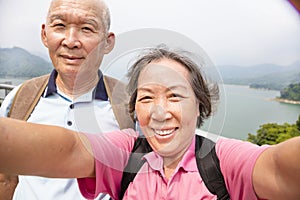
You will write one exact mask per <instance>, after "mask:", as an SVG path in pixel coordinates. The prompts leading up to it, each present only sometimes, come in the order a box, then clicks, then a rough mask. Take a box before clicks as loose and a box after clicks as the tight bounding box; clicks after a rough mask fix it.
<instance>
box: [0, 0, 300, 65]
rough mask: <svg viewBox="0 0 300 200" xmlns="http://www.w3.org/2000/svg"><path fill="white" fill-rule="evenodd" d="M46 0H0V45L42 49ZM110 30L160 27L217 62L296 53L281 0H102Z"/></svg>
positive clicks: (275, 59)
mask: <svg viewBox="0 0 300 200" xmlns="http://www.w3.org/2000/svg"><path fill="white" fill-rule="evenodd" d="M49 3H50V0H0V47H2V48H3V47H13V46H18V47H22V48H25V49H27V50H29V51H30V52H32V53H35V54H39V55H47V51H46V49H45V47H44V46H43V45H42V43H41V40H40V27H41V24H42V23H43V22H44V20H45V16H46V13H47V9H48V6H49ZM107 3H108V5H109V7H110V11H111V15H112V27H111V31H114V32H115V33H116V35H118V34H121V33H124V32H127V31H131V30H135V29H139V28H163V29H168V30H172V31H176V32H178V33H181V34H184V35H186V36H187V37H189V38H190V39H192V40H194V41H195V42H197V44H198V45H200V46H201V47H202V48H203V49H204V50H205V51H206V53H207V54H208V55H209V57H210V58H211V60H212V61H213V62H214V63H215V64H217V65H232V64H233V65H243V66H249V65H255V64H261V63H274V64H279V65H289V64H291V63H293V62H295V61H296V60H299V59H300V15H299V14H298V13H297V12H296V11H295V10H294V9H293V7H292V6H291V5H290V4H289V3H288V2H287V1H286V0H250V1H249V0H107Z"/></svg>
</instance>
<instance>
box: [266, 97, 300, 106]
mask: <svg viewBox="0 0 300 200" xmlns="http://www.w3.org/2000/svg"><path fill="white" fill-rule="evenodd" d="M271 100H274V101H277V102H280V103H287V104H294V105H300V101H293V100H288V99H281V98H274V99H271Z"/></svg>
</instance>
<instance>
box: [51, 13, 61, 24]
mask: <svg viewBox="0 0 300 200" xmlns="http://www.w3.org/2000/svg"><path fill="white" fill-rule="evenodd" d="M57 19H60V20H63V19H64V17H63V16H62V15H57V14H55V15H50V16H49V22H50V23H51V22H53V21H54V20H57Z"/></svg>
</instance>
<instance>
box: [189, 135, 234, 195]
mask: <svg viewBox="0 0 300 200" xmlns="http://www.w3.org/2000/svg"><path fill="white" fill-rule="evenodd" d="M195 151H196V152H195V155H196V162H197V167H198V170H199V172H200V175H201V177H202V179H203V181H204V183H205V186H206V187H207V189H208V190H209V191H210V192H211V193H212V194H215V195H217V197H218V200H228V199H230V197H229V194H228V191H227V188H226V185H225V181H224V177H223V175H222V172H221V169H220V163H219V158H218V156H217V154H216V150H215V143H214V142H213V141H211V140H209V139H207V138H205V137H202V136H199V135H196V147H195Z"/></svg>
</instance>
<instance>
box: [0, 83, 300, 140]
mask: <svg viewBox="0 0 300 200" xmlns="http://www.w3.org/2000/svg"><path fill="white" fill-rule="evenodd" d="M9 80H10V81H12V83H13V84H14V85H17V84H20V83H21V82H22V81H24V79H0V83H3V82H4V81H9ZM220 93H221V95H220V99H222V100H221V101H220V103H219V105H218V108H217V112H216V114H215V115H214V116H213V117H211V118H210V119H209V120H207V121H206V122H205V124H204V127H203V129H204V130H206V131H209V132H212V133H216V134H218V135H221V136H224V137H230V138H237V139H246V138H247V136H248V133H252V134H255V133H256V131H257V130H258V129H259V126H260V125H262V124H265V123H278V124H283V123H285V122H287V123H290V124H294V123H295V122H296V121H297V119H298V116H299V114H300V105H293V104H286V103H280V102H277V101H274V100H272V99H274V98H275V97H278V96H279V95H280V93H279V91H274V90H262V89H251V88H249V87H248V86H238V85H220ZM3 94H4V91H0V95H1V96H3Z"/></svg>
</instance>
